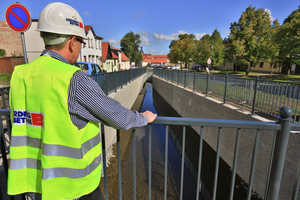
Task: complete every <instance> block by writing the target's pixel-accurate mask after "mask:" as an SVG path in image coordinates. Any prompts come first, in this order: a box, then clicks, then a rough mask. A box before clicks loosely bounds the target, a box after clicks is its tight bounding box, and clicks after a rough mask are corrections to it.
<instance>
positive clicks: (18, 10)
mask: <svg viewBox="0 0 300 200" xmlns="http://www.w3.org/2000/svg"><path fill="white" fill-rule="evenodd" d="M5 20H6V23H7V25H8V26H9V27H10V28H11V29H12V30H14V31H16V32H24V31H26V30H27V29H29V27H30V25H31V15H30V12H29V11H28V10H27V8H26V7H25V6H23V5H22V4H19V3H14V4H11V5H10V6H8V8H7V9H6V11H5Z"/></svg>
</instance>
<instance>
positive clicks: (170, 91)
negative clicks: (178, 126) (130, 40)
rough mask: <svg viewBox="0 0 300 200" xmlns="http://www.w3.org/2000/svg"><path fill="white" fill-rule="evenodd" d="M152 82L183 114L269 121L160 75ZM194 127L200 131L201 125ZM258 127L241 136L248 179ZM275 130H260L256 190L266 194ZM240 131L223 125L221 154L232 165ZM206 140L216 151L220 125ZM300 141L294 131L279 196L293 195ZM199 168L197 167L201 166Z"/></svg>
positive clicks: (241, 164) (240, 167) (242, 167)
mask: <svg viewBox="0 0 300 200" xmlns="http://www.w3.org/2000/svg"><path fill="white" fill-rule="evenodd" d="M152 84H153V88H154V90H156V91H157V92H158V93H159V95H160V96H162V97H163V98H164V99H165V100H166V101H167V102H168V103H169V104H170V106H172V107H173V108H174V110H175V111H176V112H177V113H178V114H179V115H181V116H182V117H189V118H206V119H228V120H246V121H268V120H267V119H264V118H262V117H259V116H251V113H249V112H245V111H243V110H241V109H239V108H236V107H234V106H230V105H227V104H225V105H224V104H222V102H220V101H217V100H215V99H212V98H209V97H205V96H204V95H201V94H197V93H193V92H192V91H191V90H189V89H186V88H183V87H181V86H178V85H174V84H172V83H170V82H167V81H165V80H162V79H160V78H158V77H156V76H153V77H152ZM193 128H194V130H195V131H196V132H197V133H198V134H200V128H199V127H193ZM254 129H255V127H253V129H242V130H241V136H240V145H239V153H238V164H237V173H238V174H239V176H240V177H241V178H242V179H243V180H244V181H245V182H247V183H248V182H249V177H250V169H251V161H252V154H253V147H254V142H255V138H256V130H254ZM275 133H276V132H275V131H260V136H259V145H258V154H257V160H256V167H255V176H254V184H253V190H255V191H256V192H257V193H258V194H259V195H260V196H261V197H263V198H264V194H265V189H266V184H267V179H268V169H269V165H270V164H269V163H270V158H271V150H272V144H273V141H274V135H275ZM236 135H237V130H236V129H229V128H223V129H222V138H221V153H220V156H221V157H222V159H223V160H224V161H225V162H226V163H227V164H228V165H229V166H230V167H232V165H233V158H234V150H235V143H236ZM204 140H205V141H206V142H207V143H208V144H209V145H210V146H211V148H213V149H214V150H215V151H216V148H217V141H218V129H217V128H212V127H207V128H205V129H204ZM299 144H300V136H299V135H297V134H295V133H291V134H290V140H289V146H288V150H287V155H286V156H287V157H286V161H285V165H284V172H283V178H282V183H281V189H280V196H279V199H291V196H292V192H293V189H294V183H295V178H296V177H295V176H296V174H297V166H298V162H299V151H300V149H299V146H300V145H299ZM212 159H215V158H212ZM195 168H196V169H197V166H196V167H195ZM212 168H214V166H212ZM212 179H213V177H212ZM228 184H230V183H228Z"/></svg>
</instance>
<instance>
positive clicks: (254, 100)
mask: <svg viewBox="0 0 300 200" xmlns="http://www.w3.org/2000/svg"><path fill="white" fill-rule="evenodd" d="M258 79H259V76H256V79H255V88H254V97H253V102H252V112H251V114H252V115H254V114H255V104H256V93H257V86H258Z"/></svg>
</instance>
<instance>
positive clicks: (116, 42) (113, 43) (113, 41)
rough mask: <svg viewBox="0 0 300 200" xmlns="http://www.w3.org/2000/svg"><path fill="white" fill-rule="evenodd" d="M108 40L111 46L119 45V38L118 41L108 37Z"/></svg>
mask: <svg viewBox="0 0 300 200" xmlns="http://www.w3.org/2000/svg"><path fill="white" fill-rule="evenodd" d="M108 42H109V44H110V45H111V46H114V47H115V46H120V40H119V41H116V40H114V39H112V38H110V39H108Z"/></svg>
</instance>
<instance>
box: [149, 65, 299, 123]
mask: <svg viewBox="0 0 300 200" xmlns="http://www.w3.org/2000/svg"><path fill="white" fill-rule="evenodd" d="M175 72H176V73H177V75H176V76H175V75H174V74H176V73H175ZM154 75H156V76H158V77H160V78H162V79H165V80H167V81H170V82H171V83H173V84H175V85H178V84H181V85H182V86H183V87H184V88H189V89H191V90H192V91H193V92H196V93H197V92H204V93H205V96H208V94H209V93H210V95H211V96H216V97H217V98H221V99H223V103H224V104H225V103H226V100H228V101H231V102H234V103H236V104H238V105H242V106H244V107H247V108H250V109H251V113H252V115H254V114H255V112H262V113H266V114H268V115H270V116H276V115H277V114H278V110H279V108H280V107H290V108H291V109H292V111H293V121H294V122H300V83H294V82H283V81H272V80H261V79H259V78H258V76H256V78H240V77H234V76H230V77H229V76H228V75H226V76H224V75H212V74H208V73H207V74H200V73H195V72H189V71H184V72H183V71H179V70H177V71H174V70H165V69H154ZM179 75H180V76H179ZM196 81H197V82H196ZM187 82H189V84H187Z"/></svg>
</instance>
